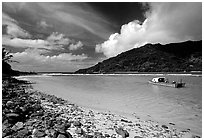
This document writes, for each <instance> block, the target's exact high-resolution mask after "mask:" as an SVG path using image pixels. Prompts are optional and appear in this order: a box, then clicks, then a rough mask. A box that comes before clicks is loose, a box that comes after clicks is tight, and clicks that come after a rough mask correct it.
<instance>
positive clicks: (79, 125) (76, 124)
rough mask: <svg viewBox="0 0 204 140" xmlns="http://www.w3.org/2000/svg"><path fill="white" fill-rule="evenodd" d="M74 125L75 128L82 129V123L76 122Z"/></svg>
mask: <svg viewBox="0 0 204 140" xmlns="http://www.w3.org/2000/svg"><path fill="white" fill-rule="evenodd" d="M73 125H74V126H75V127H81V125H82V124H81V122H80V121H74V122H73Z"/></svg>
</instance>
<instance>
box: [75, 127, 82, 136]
mask: <svg viewBox="0 0 204 140" xmlns="http://www.w3.org/2000/svg"><path fill="white" fill-rule="evenodd" d="M75 133H76V134H81V135H82V134H83V133H84V130H83V129H82V128H77V129H76V130H75Z"/></svg>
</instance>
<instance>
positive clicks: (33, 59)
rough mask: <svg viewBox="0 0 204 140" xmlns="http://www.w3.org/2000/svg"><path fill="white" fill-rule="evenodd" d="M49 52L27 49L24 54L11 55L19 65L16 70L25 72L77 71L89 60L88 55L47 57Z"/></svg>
mask: <svg viewBox="0 0 204 140" xmlns="http://www.w3.org/2000/svg"><path fill="white" fill-rule="evenodd" d="M47 52H49V51H47V50H41V49H30V48H29V49H26V50H25V51H23V52H17V53H11V54H12V55H13V59H14V60H15V61H18V62H19V63H18V64H12V66H14V68H17V69H19V70H24V71H29V70H30V71H36V70H37V71H60V70H61V71H66V70H67V71H75V70H76V69H78V67H80V64H81V63H83V62H82V61H83V60H86V59H87V58H88V56H87V55H85V54H81V55H74V54H72V53H61V54H58V55H53V56H49V55H45V53H47Z"/></svg>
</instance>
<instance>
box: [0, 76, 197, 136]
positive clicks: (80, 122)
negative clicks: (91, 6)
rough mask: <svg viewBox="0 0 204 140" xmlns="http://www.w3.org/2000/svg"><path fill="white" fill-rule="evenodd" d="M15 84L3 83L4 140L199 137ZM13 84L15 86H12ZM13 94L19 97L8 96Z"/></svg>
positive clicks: (150, 121)
mask: <svg viewBox="0 0 204 140" xmlns="http://www.w3.org/2000/svg"><path fill="white" fill-rule="evenodd" d="M13 83H14V82H13V81H12V80H7V81H6V80H5V82H4V83H3V85H4V86H3V89H4V90H3V97H2V98H3V100H2V111H3V112H2V116H3V117H2V120H3V124H2V132H3V133H2V136H3V137H21V138H25V137H28V138H39V137H45V138H53V137H54V138H66V137H70V138H71V137H72V138H105V137H111V138H121V137H122V138H126V137H129V138H153V137H155V138H181V137H187V138H195V137H199V136H196V135H193V134H192V133H191V131H190V130H189V129H188V130H185V131H178V130H177V129H176V128H174V124H169V125H168V126H167V125H163V124H158V123H157V122H154V121H152V120H142V119H140V118H139V117H135V118H127V117H124V116H122V115H118V114H114V113H111V112H105V111H96V110H90V109H87V108H82V107H79V106H77V105H75V104H72V103H71V102H69V101H66V100H63V99H61V98H57V97H55V96H53V95H49V94H45V93H42V92H39V91H36V90H35V89H32V87H31V86H30V85H29V86H28V84H19V81H17V82H16V81H15V84H13ZM12 84H13V86H10V85H12ZM10 91H11V92H12V93H15V94H16V96H14V94H8V93H10ZM4 94H6V96H4ZM17 106H18V108H17ZM20 116H21V117H20ZM22 116H24V117H23V118H22Z"/></svg>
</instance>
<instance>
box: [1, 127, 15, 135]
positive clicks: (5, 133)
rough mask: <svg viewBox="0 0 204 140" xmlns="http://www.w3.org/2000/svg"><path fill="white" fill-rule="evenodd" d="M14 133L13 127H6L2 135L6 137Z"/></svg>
mask: <svg viewBox="0 0 204 140" xmlns="http://www.w3.org/2000/svg"><path fill="white" fill-rule="evenodd" d="M12 133H13V130H12V129H11V128H6V129H5V130H4V131H3V134H2V137H6V136H8V135H11V134H12Z"/></svg>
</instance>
